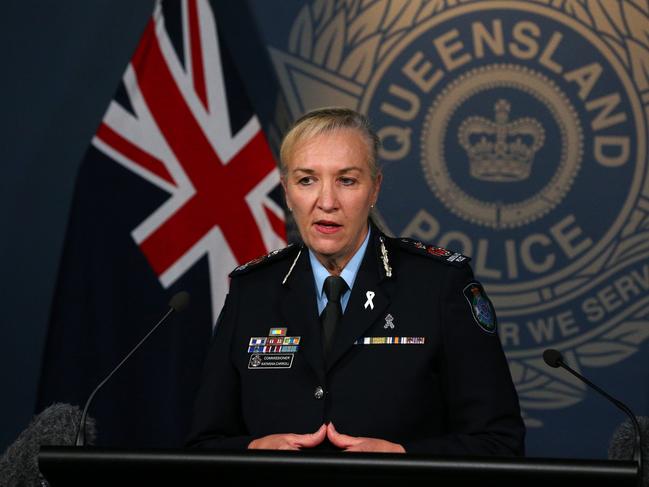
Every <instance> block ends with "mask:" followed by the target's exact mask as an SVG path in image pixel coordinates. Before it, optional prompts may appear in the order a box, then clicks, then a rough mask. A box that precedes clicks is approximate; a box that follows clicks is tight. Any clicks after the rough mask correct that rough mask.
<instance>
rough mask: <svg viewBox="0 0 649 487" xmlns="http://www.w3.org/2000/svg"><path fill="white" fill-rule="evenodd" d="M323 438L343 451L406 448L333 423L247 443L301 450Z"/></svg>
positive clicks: (272, 448)
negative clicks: (338, 428) (349, 431)
mask: <svg viewBox="0 0 649 487" xmlns="http://www.w3.org/2000/svg"><path fill="white" fill-rule="evenodd" d="M325 438H327V439H329V441H330V442H331V443H332V444H333V445H334V446H336V447H338V448H340V449H342V450H343V451H358V452H383V453H405V452H406V450H405V449H404V448H403V446H401V445H399V444H398V443H392V442H390V441H386V440H381V439H379V438H364V437H362V436H349V435H344V434H342V433H338V431H336V428H335V427H334V425H333V423H329V424H328V425H327V424H323V425H322V426H320V428H319V429H318V431H316V432H315V433H307V434H304V435H298V434H294V433H281V434H275V435H268V436H264V437H262V438H257V439H256V440H253V441H251V442H250V444H249V445H248V448H249V449H255V450H256V449H259V450H302V449H304V448H313V447H316V446H318V445H319V444H320V443H322V442H323V441H324V440H325Z"/></svg>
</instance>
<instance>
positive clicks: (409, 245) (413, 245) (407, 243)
mask: <svg viewBox="0 0 649 487" xmlns="http://www.w3.org/2000/svg"><path fill="white" fill-rule="evenodd" d="M392 241H393V242H394V243H396V244H397V245H398V246H399V247H400V248H402V249H404V250H407V251H409V252H412V253H413V254H417V255H423V256H426V257H432V258H434V259H437V260H441V261H442V262H445V263H447V264H451V265H454V266H456V267H463V266H465V265H466V264H467V263H468V262H469V261H470V260H471V257H467V256H466V255H462V254H460V253H459V252H453V251H452V250H448V249H445V248H443V247H436V246H434V245H426V244H424V243H421V242H420V241H418V240H413V239H412V238H404V237H401V238H395V239H392Z"/></svg>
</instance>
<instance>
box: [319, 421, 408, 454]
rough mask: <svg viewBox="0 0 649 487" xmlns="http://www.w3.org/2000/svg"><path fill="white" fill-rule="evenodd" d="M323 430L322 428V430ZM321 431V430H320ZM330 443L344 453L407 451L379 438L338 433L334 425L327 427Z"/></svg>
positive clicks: (330, 424)
mask: <svg viewBox="0 0 649 487" xmlns="http://www.w3.org/2000/svg"><path fill="white" fill-rule="evenodd" d="M321 429H322V428H321ZM318 431H319V430H318ZM327 438H329V441H330V442H331V443H332V444H334V445H335V446H337V447H338V448H341V449H342V450H344V451H364V452H382V453H405V452H406V450H405V448H404V447H403V446H401V445H399V444H398V443H392V442H390V441H386V440H381V439H378V438H364V437H362V436H349V435H344V434H342V433H338V431H336V428H334V424H333V423H329V425H328V426H327Z"/></svg>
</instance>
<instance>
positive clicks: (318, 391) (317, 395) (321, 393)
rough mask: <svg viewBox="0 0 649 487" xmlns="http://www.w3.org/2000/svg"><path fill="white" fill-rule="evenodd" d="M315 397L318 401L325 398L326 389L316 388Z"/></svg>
mask: <svg viewBox="0 0 649 487" xmlns="http://www.w3.org/2000/svg"><path fill="white" fill-rule="evenodd" d="M313 397H315V398H316V399H322V398H323V397H324V389H323V388H322V386H318V387H316V388H315V392H314V393H313Z"/></svg>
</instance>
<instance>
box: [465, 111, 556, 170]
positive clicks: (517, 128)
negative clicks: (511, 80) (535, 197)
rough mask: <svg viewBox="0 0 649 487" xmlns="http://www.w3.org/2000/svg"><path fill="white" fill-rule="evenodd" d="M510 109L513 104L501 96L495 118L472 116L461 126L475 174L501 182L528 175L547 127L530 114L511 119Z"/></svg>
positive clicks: (470, 164)
mask: <svg viewBox="0 0 649 487" xmlns="http://www.w3.org/2000/svg"><path fill="white" fill-rule="evenodd" d="M510 111H511V104H510V103H509V102H508V101H507V100H503V99H500V100H498V101H497V102H496V104H495V105H494V112H495V120H493V121H492V120H488V119H486V118H484V117H469V118H467V119H466V120H464V121H463V122H462V124H461V125H460V129H459V131H458V136H459V139H460V145H461V146H462V147H463V148H464V150H465V151H466V153H467V155H468V156H469V167H470V174H471V176H472V177H474V178H476V179H480V180H482V181H498V182H514V181H523V180H525V179H527V178H528V177H529V175H530V173H531V171H532V163H533V161H534V154H535V153H536V151H538V150H539V149H540V148H541V147H542V146H543V142H544V141H545V130H543V126H542V125H541V124H540V123H539V122H538V121H536V120H535V119H533V118H530V117H524V118H519V119H518V120H514V121H513V122H510V121H509V112H510Z"/></svg>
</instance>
